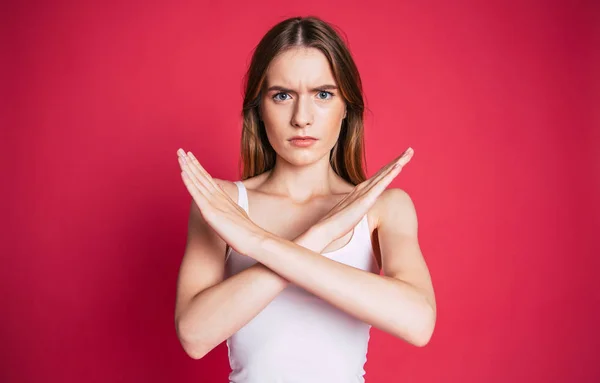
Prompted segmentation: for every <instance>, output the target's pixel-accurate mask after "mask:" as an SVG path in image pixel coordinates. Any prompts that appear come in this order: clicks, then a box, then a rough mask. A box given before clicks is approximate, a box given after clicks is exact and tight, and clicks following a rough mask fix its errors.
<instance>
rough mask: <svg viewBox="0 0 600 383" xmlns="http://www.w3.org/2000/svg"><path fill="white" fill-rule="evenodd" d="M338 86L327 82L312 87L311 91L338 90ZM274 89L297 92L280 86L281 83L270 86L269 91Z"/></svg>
mask: <svg viewBox="0 0 600 383" xmlns="http://www.w3.org/2000/svg"><path fill="white" fill-rule="evenodd" d="M337 88H338V87H337V86H336V85H331V84H325V85H321V86H317V87H315V88H313V89H311V90H310V91H311V92H315V91H317V90H336V89H337ZM272 90H278V91H280V92H289V93H296V91H294V90H292V89H289V88H285V87H283V86H279V85H273V86H270V87H269V88H268V89H267V91H268V92H270V91H272Z"/></svg>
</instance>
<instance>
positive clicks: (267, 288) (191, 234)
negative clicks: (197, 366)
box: [175, 184, 326, 359]
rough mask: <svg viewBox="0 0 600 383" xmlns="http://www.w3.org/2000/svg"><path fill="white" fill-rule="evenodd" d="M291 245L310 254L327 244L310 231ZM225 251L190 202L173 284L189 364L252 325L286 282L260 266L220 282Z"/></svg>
mask: <svg viewBox="0 0 600 383" xmlns="http://www.w3.org/2000/svg"><path fill="white" fill-rule="evenodd" d="M230 185H231V184H230ZM230 185H227V186H226V187H225V189H226V190H227V193H228V194H229V195H230V196H232V194H233V193H235V192H233V191H231V189H230ZM233 187H234V188H235V185H234V186H233ZM235 198H237V197H235ZM232 199H234V198H233V196H232ZM234 200H235V199H234ZM294 242H296V243H298V244H300V245H301V246H303V247H306V248H309V249H311V250H313V251H320V250H322V248H323V247H324V246H325V245H326V244H325V245H323V243H324V240H323V239H322V238H317V236H316V235H311V234H309V232H307V233H305V234H303V235H302V236H300V237H298V238H297V239H296V240H295V241H294ZM225 249H226V244H225V242H224V241H223V240H222V239H221V238H220V237H219V236H218V235H217V234H216V233H215V232H214V231H213V230H212V228H211V227H210V226H209V225H208V224H207V223H206V222H205V221H204V218H203V217H202V215H201V214H200V210H199V209H198V207H197V206H196V204H195V203H194V202H193V201H192V206H191V209H190V216H189V223H188V240H187V244H186V249H185V253H184V256H183V260H182V262H181V267H180V270H179V277H178V280H177V298H176V304H175V328H176V331H177V336H178V337H179V341H180V342H181V345H182V346H183V348H184V350H185V351H186V353H187V354H188V355H189V356H190V357H192V358H193V359H200V358H202V357H203V356H204V355H206V354H207V353H208V352H209V351H211V350H212V349H213V348H215V347H216V346H217V345H219V344H220V343H221V342H223V341H224V340H226V339H227V338H229V337H230V336H231V335H233V334H234V333H235V332H237V331H238V330H239V329H240V328H242V327H243V326H244V325H245V324H246V323H248V322H250V320H252V318H254V317H255V316H256V315H258V314H259V313H260V312H261V311H262V310H263V309H264V308H265V307H266V306H267V305H268V304H269V303H270V302H271V301H272V300H273V299H274V298H275V297H276V296H277V295H278V294H279V293H281V291H283V289H285V287H286V286H287V285H288V283H289V282H288V281H287V280H286V279H284V278H282V277H281V276H279V275H278V274H276V273H275V272H273V271H272V270H270V269H268V268H267V267H265V266H264V265H262V264H260V263H257V264H255V265H253V266H251V267H249V268H247V269H246V270H244V271H241V272H239V273H237V274H235V275H233V276H231V277H229V278H227V279H224V272H225Z"/></svg>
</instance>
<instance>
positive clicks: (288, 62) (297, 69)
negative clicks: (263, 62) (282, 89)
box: [266, 47, 335, 87]
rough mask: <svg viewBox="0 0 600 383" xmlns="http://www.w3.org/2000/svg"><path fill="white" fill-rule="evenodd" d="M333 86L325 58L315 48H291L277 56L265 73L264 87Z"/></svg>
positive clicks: (330, 72)
mask: <svg viewBox="0 0 600 383" xmlns="http://www.w3.org/2000/svg"><path fill="white" fill-rule="evenodd" d="M322 84H335V78H334V77H333V73H332V71H331V67H330V65H329V61H328V60H327V57H325V55H324V54H323V53H322V52H321V51H320V50H318V49H316V48H306V47H299V48H292V49H289V50H287V51H285V52H282V53H280V54H279V55H277V56H276V57H275V58H274V59H273V61H271V64H270V65H269V68H268V69H267V73H266V85H267V86H272V85H281V86H289V87H302V86H314V85H322Z"/></svg>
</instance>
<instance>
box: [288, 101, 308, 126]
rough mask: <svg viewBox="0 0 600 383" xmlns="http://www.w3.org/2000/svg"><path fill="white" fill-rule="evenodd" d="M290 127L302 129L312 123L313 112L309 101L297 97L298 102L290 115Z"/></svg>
mask: <svg viewBox="0 0 600 383" xmlns="http://www.w3.org/2000/svg"><path fill="white" fill-rule="evenodd" d="M291 122H292V125H293V126H294V127H296V128H300V129H302V128H304V127H306V126H309V125H311V124H312V123H313V111H312V105H311V102H310V101H309V100H305V99H303V98H302V97H298V101H297V102H296V105H295V107H294V114H293V115H292V121H291Z"/></svg>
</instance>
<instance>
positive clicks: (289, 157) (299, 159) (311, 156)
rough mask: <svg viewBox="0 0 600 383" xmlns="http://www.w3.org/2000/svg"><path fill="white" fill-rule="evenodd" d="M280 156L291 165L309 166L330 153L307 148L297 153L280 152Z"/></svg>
mask: <svg viewBox="0 0 600 383" xmlns="http://www.w3.org/2000/svg"><path fill="white" fill-rule="evenodd" d="M282 154H283V155H282ZM279 156H280V157H282V158H283V159H284V160H285V161H286V162H288V163H290V164H291V165H294V166H308V165H311V164H314V163H316V162H319V161H320V160H321V159H323V157H324V156H328V153H320V152H316V151H311V150H306V151H303V152H297V153H290V152H287V153H280V154H279Z"/></svg>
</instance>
